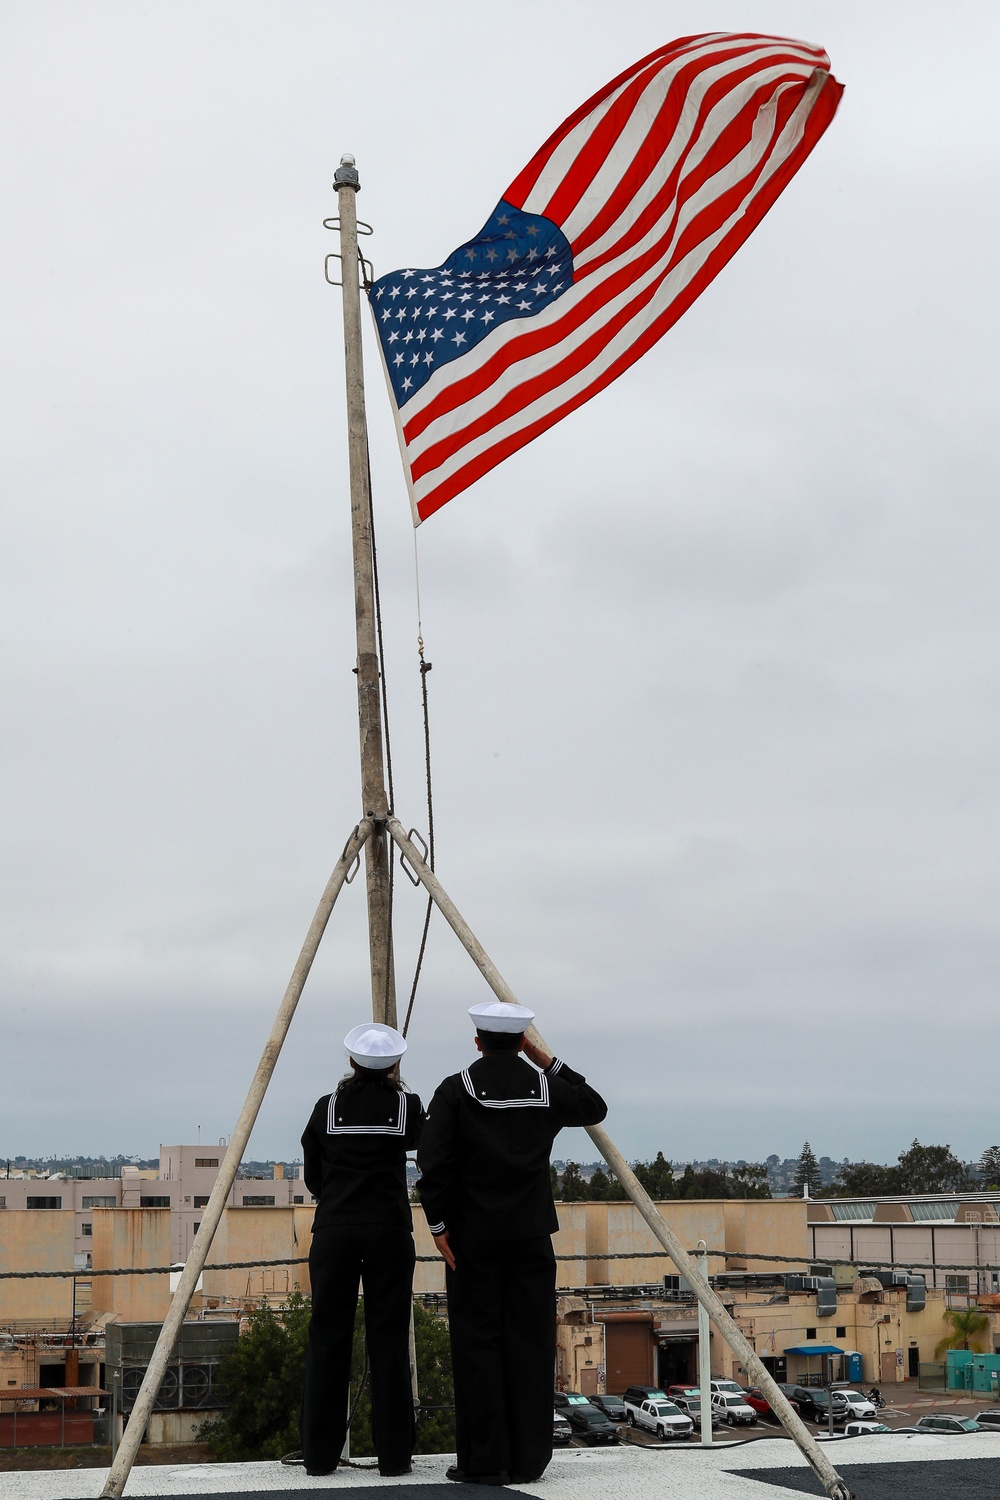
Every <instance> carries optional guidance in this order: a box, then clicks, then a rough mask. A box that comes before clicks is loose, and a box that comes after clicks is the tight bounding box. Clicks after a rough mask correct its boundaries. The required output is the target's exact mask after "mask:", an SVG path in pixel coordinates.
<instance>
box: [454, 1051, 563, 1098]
mask: <svg viewBox="0 0 1000 1500" xmlns="http://www.w3.org/2000/svg"><path fill="white" fill-rule="evenodd" d="M485 1061H490V1062H492V1061H493V1059H492V1058H490V1059H488V1060H487V1059H485V1058H483V1059H480V1062H478V1063H473V1064H472V1067H473V1068H476V1070H477V1075H478V1076H477V1077H476V1080H475V1082H473V1079H472V1076H471V1069H470V1068H463V1069H462V1072H461V1073H460V1074H459V1077H460V1078H461V1080H462V1083H463V1085H464V1087H465V1092H466V1093H467V1094H468V1095H469V1098H470V1099H475V1101H476V1103H477V1104H481V1105H482V1106H483V1108H484V1109H548V1107H549V1080H548V1079H547V1078H546V1076H545V1074H544V1073H537V1072H536V1071H535V1069H534V1068H529V1069H528V1072H529V1073H530V1074H531V1079H530V1081H527V1090H526V1091H525V1090H524V1089H523V1088H522V1089H521V1091H520V1092H518V1093H516V1094H514V1095H513V1096H512V1097H505V1092H504V1093H501V1091H500V1090H499V1089H498V1087H497V1082H498V1080H490V1079H487V1078H484V1077H483V1076H482V1074H483V1072H484V1071H485V1070H484V1069H483V1067H482V1063H483V1062H485ZM518 1075H519V1076H518V1083H519V1085H520V1084H521V1070H520V1069H518ZM484 1085H485V1087H484Z"/></svg>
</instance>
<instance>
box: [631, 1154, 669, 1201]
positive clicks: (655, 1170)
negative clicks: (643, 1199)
mask: <svg viewBox="0 0 1000 1500" xmlns="http://www.w3.org/2000/svg"><path fill="white" fill-rule="evenodd" d="M632 1170H633V1172H634V1173H635V1175H636V1177H638V1179H639V1181H640V1183H641V1184H642V1186H643V1187H644V1188H645V1189H646V1192H647V1193H648V1194H649V1196H650V1197H651V1198H652V1199H653V1201H654V1202H655V1201H656V1200H658V1199H663V1198H672V1197H673V1196H674V1169H673V1167H672V1166H671V1165H670V1163H669V1162H668V1161H667V1159H666V1157H665V1156H664V1155H663V1152H662V1151H657V1153H656V1160H655V1161H652V1162H645V1161H637V1162H635V1163H634V1164H633V1167H632Z"/></svg>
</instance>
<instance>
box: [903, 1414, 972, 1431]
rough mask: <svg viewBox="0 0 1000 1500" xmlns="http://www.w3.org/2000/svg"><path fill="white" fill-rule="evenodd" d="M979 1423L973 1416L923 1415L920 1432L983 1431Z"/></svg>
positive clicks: (919, 1426) (918, 1427) (919, 1427)
mask: <svg viewBox="0 0 1000 1500" xmlns="http://www.w3.org/2000/svg"><path fill="white" fill-rule="evenodd" d="M982 1430H983V1429H982V1428H981V1427H980V1425H979V1423H978V1422H977V1421H975V1420H974V1419H973V1418H972V1417H921V1418H920V1421H919V1422H918V1423H917V1431H918V1432H953V1433H966V1432H982Z"/></svg>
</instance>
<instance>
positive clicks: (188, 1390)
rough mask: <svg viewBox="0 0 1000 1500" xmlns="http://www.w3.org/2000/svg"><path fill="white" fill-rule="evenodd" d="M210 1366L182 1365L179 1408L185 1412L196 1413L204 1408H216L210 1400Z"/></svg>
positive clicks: (212, 1367) (216, 1401)
mask: <svg viewBox="0 0 1000 1500" xmlns="http://www.w3.org/2000/svg"><path fill="white" fill-rule="evenodd" d="M213 1373H214V1366H212V1365H184V1366H183V1367H182V1369H181V1402H180V1404H181V1406H182V1407H183V1408H184V1409H185V1410H186V1411H198V1410H200V1409H202V1408H204V1407H206V1406H217V1405H218V1399H217V1398H216V1399H215V1400H213V1398H212V1375H213Z"/></svg>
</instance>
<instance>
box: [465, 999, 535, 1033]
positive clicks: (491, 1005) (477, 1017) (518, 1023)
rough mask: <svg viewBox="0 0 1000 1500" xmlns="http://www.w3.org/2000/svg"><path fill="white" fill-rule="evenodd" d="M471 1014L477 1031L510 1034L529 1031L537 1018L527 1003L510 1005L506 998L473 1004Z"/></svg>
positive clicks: (470, 1009)
mask: <svg viewBox="0 0 1000 1500" xmlns="http://www.w3.org/2000/svg"><path fill="white" fill-rule="evenodd" d="M469 1015H470V1016H471V1017H472V1021H473V1025H474V1026H475V1027H476V1030H477V1031H505V1032H507V1033H508V1034H509V1033H512V1032H513V1033H517V1032H520V1031H527V1029H528V1027H529V1026H530V1025H531V1023H532V1021H533V1020H534V1019H535V1012H534V1011H533V1010H529V1009H528V1007H527V1006H526V1005H509V1004H508V1003H507V1001H506V1000H484V1001H483V1003H482V1004H481V1005H471V1006H470V1007H469Z"/></svg>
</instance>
